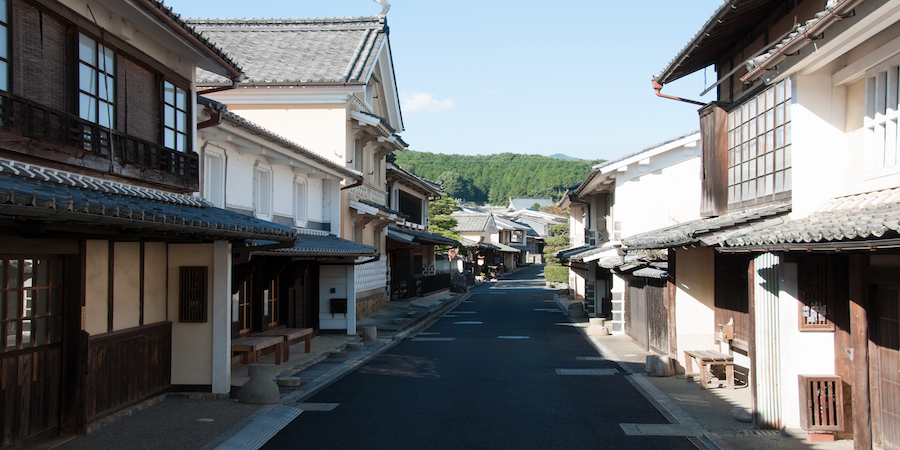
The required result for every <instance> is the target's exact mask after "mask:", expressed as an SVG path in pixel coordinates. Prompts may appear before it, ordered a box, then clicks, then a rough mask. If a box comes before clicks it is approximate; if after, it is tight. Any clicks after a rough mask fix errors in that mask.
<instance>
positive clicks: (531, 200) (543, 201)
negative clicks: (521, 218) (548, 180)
mask: <svg viewBox="0 0 900 450" xmlns="http://www.w3.org/2000/svg"><path fill="white" fill-rule="evenodd" d="M509 203H510V205H512V207H513V209H515V210H516V211H518V210H520V209H528V208H531V207H532V206H534V204H535V203H537V204H539V205H541V206H542V207H543V206H553V205H554V204H555V203H554V201H553V199H552V198H550V197H510V198H509Z"/></svg>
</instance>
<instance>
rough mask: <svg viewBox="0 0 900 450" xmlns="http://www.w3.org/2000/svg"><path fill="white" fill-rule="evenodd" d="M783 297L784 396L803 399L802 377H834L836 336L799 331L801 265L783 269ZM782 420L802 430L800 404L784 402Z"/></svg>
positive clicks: (782, 368) (781, 297)
mask: <svg viewBox="0 0 900 450" xmlns="http://www.w3.org/2000/svg"><path fill="white" fill-rule="evenodd" d="M781 274H782V279H781V292H780V293H779V301H778V304H779V308H780V311H779V316H780V319H781V323H780V324H779V333H780V337H781V351H782V358H781V362H782V367H781V393H782V395H783V397H784V398H785V399H792V398H799V396H800V392H799V391H800V386H799V379H798V377H797V376H798V375H832V374H834V369H835V367H834V364H835V361H834V350H835V349H834V332H832V331H828V332H823V331H803V332H801V331H799V325H798V324H799V320H800V317H799V315H800V302H799V300H797V297H798V290H797V289H798V288H797V263H785V264H783V266H782V271H781ZM782 408H783V409H784V411H782V418H783V420H784V425H785V426H786V427H787V428H799V427H800V408H799V406H798V404H797V402H790V401H785V402H782Z"/></svg>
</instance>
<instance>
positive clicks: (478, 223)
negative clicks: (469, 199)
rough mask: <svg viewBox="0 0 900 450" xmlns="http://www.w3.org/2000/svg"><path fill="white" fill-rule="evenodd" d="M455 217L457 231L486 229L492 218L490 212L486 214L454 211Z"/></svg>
mask: <svg viewBox="0 0 900 450" xmlns="http://www.w3.org/2000/svg"><path fill="white" fill-rule="evenodd" d="M452 216H453V218H454V219H456V228H455V230H456V231H457V232H472V231H478V232H481V231H484V230H485V229H486V228H487V226H488V223H489V222H490V219H491V214H490V213H484V214H469V213H453V214H452Z"/></svg>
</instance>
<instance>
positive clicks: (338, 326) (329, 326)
mask: <svg viewBox="0 0 900 450" xmlns="http://www.w3.org/2000/svg"><path fill="white" fill-rule="evenodd" d="M348 267H350V269H348ZM352 267H353V266H321V267H320V268H319V326H320V327H321V328H322V329H323V330H342V329H346V328H347V326H348V321H347V319H348V317H347V314H331V313H330V312H329V311H330V310H331V304H330V302H329V301H330V300H331V299H333V298H346V299H347V311H348V312H349V311H351V310H355V309H356V304H355V303H356V302H355V301H354V302H351V300H352V299H353V298H354V295H355V293H354V292H351V291H352V290H348V288H347V281H348V277H349V279H351V280H352V279H353V273H349V274H348V271H350V270H352ZM332 289H334V292H331V290H332Z"/></svg>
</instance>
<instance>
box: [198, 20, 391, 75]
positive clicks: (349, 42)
mask: <svg viewBox="0 0 900 450" xmlns="http://www.w3.org/2000/svg"><path fill="white" fill-rule="evenodd" d="M189 23H190V24H192V25H194V27H195V28H196V29H198V30H200V31H202V32H203V35H204V36H206V37H208V38H209V39H210V40H211V41H213V42H215V43H216V44H218V45H219V46H221V47H222V48H225V49H227V50H228V52H229V53H230V54H232V55H234V57H235V58H236V59H237V60H239V61H240V62H241V63H242V64H243V66H244V72H245V73H246V74H247V77H248V82H250V83H358V82H363V83H364V82H365V81H366V77H367V76H368V75H369V73H370V72H371V69H372V67H373V66H374V64H375V61H376V58H377V57H378V50H379V49H380V48H381V45H382V41H383V40H384V39H385V38H386V36H387V34H388V27H387V20H386V18H385V17H384V16H374V17H352V18H331V19H192V20H191V21H190V22H189ZM197 76H198V83H201V84H203V83H221V82H223V81H224V80H223V79H222V78H221V77H218V76H215V75H213V74H210V73H208V72H204V73H198V75H197Z"/></svg>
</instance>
